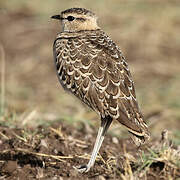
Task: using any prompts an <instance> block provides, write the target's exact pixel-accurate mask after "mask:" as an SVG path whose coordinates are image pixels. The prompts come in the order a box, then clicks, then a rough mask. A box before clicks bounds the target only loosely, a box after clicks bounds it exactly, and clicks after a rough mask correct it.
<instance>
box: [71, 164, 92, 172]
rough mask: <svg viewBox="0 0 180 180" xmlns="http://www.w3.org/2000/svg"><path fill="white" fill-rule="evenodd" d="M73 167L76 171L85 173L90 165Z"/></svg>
mask: <svg viewBox="0 0 180 180" xmlns="http://www.w3.org/2000/svg"><path fill="white" fill-rule="evenodd" d="M73 168H74V169H76V170H77V171H78V172H80V173H86V172H88V171H89V170H90V167H88V166H87V165H80V166H77V167H75V166H73Z"/></svg>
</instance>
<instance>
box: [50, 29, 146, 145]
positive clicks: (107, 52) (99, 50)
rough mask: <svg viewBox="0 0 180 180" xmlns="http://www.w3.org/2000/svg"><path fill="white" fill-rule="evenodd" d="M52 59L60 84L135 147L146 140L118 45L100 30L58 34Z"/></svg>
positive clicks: (131, 85) (131, 81)
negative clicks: (114, 124) (118, 125)
mask: <svg viewBox="0 0 180 180" xmlns="http://www.w3.org/2000/svg"><path fill="white" fill-rule="evenodd" d="M53 50H54V59H55V65H56V70H57V76H58V78H59V81H60V83H61V85H62V86H63V87H64V88H65V89H67V90H68V91H70V92H72V93H73V94H74V95H75V96H77V97H78V98H79V99H81V100H82V101H83V102H84V103H85V104H87V105H88V106H89V107H91V108H92V109H93V110H95V111H96V112H97V113H98V114H99V115H100V116H101V117H102V118H105V117H107V116H110V117H111V118H112V119H115V120H118V121H119V122H120V123H121V124H123V125H124V126H125V127H126V128H128V130H129V131H130V132H131V133H132V134H133V139H134V140H135V142H136V143H137V144H141V143H143V142H144V141H145V140H146V139H148V138H149V132H148V130H147V125H146V124H145V122H144V120H143V116H142V114H141V112H140V110H139V107H138V103H137V100H136V95H135V89H134V83H133V80H132V77H131V74H130V71H129V68H128V65H127V63H126V61H125V58H124V56H123V55H122V53H121V50H120V49H119V48H118V46H117V45H116V44H115V43H114V42H113V41H112V40H111V39H110V38H109V36H107V35H106V34H105V33H104V32H103V31H102V30H92V31H79V32H74V33H68V32H63V33H60V34H59V35H58V36H57V38H56V40H55V42H54V47H53Z"/></svg>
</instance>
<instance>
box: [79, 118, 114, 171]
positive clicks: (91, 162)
mask: <svg viewBox="0 0 180 180" xmlns="http://www.w3.org/2000/svg"><path fill="white" fill-rule="evenodd" d="M111 122H112V120H111V119H108V118H107V119H102V121H101V127H100V128H99V130H98V135H97V138H96V142H95V145H94V148H93V151H92V154H91V158H90V160H89V162H88V164H87V165H82V166H80V167H78V168H77V170H78V171H79V172H81V173H83V172H88V171H89V170H90V168H91V167H92V166H93V165H94V162H95V160H96V156H97V154H98V152H99V149H100V147H101V145H102V142H103V140H104V136H105V133H106V131H107V130H108V128H109V126H110V124H111Z"/></svg>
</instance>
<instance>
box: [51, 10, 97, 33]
mask: <svg viewBox="0 0 180 180" xmlns="http://www.w3.org/2000/svg"><path fill="white" fill-rule="evenodd" d="M51 18H53V19H58V20H60V22H61V24H62V31H63V32H78V31H82V30H97V29H99V27H98V25H97V17H96V15H95V14H94V13H92V12H91V11H89V10H86V9H84V8H71V9H67V10H65V11H62V12H61V13H60V15H54V16H52V17H51Z"/></svg>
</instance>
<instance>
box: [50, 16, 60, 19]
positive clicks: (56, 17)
mask: <svg viewBox="0 0 180 180" xmlns="http://www.w3.org/2000/svg"><path fill="white" fill-rule="evenodd" d="M51 18H52V19H61V16H60V15H54V16H51Z"/></svg>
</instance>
